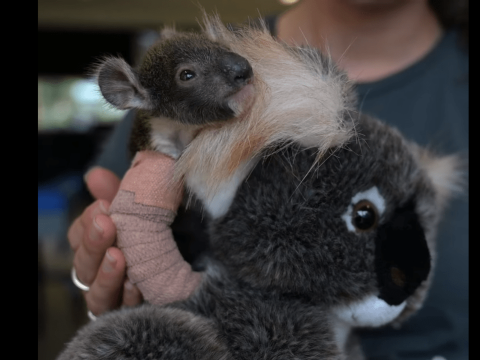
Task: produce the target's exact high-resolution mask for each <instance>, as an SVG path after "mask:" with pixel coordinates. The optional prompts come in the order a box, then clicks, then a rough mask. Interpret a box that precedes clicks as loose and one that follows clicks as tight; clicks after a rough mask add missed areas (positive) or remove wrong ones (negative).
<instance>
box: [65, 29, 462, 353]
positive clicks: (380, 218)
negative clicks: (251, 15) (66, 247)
mask: <svg viewBox="0 0 480 360" xmlns="http://www.w3.org/2000/svg"><path fill="white" fill-rule="evenodd" d="M171 36H173V35H171ZM175 36H179V39H182V40H178V42H179V43H182V45H181V46H180V47H179V48H178V49H176V48H175V41H173V40H171V41H173V43H169V40H168V38H167V40H165V42H166V44H170V45H168V46H172V48H171V49H172V50H171V51H172V54H174V55H175V56H173V57H171V58H168V59H164V57H163V56H160V59H156V60H147V61H146V63H147V64H148V65H142V66H144V68H145V69H149V70H148V71H147V72H146V73H142V70H139V71H138V72H137V71H134V70H132V69H131V68H130V67H128V66H127V65H125V64H123V63H122V62H121V61H120V62H118V63H119V64H122V65H121V66H119V67H113V69H112V68H111V64H112V63H114V62H117V60H112V59H110V60H107V61H108V62H109V63H108V65H105V66H106V68H105V66H104V67H102V66H100V68H99V69H100V70H99V83H100V84H101V83H102V81H105V83H106V84H108V86H110V87H108V86H107V88H108V90H105V89H102V93H103V94H104V96H105V97H106V99H107V100H108V101H110V102H111V103H112V104H114V105H115V106H118V107H123V108H128V107H136V108H138V109H140V110H141V111H139V117H138V121H137V125H136V126H137V128H136V129H137V130H136V131H137V133H136V134H135V135H134V142H133V143H134V144H135V146H134V149H135V150H138V149H151V150H157V151H161V150H162V146H163V145H162V146H159V147H156V146H158V144H159V142H155V129H156V128H155V124H154V121H152V120H151V119H152V118H157V117H158V118H163V117H165V118H168V121H169V122H170V123H175V124H180V125H179V126H184V125H185V126H188V127H192V128H195V134H193V132H192V133H191V136H190V137H189V138H188V142H189V144H188V146H187V147H186V148H182V149H180V151H181V152H180V153H181V155H180V156H179V157H178V161H177V164H178V166H179V167H180V169H181V171H183V172H181V174H182V175H185V176H187V180H186V184H187V187H189V189H190V191H192V192H193V193H194V194H195V196H196V197H197V198H198V199H199V200H200V201H202V203H203V205H204V206H205V208H206V210H207V213H208V214H209V215H210V224H209V235H210V239H211V249H212V255H211V257H210V258H209V259H207V265H206V271H205V272H204V274H203V276H202V280H201V282H200V284H199V286H198V288H197V289H196V290H195V291H194V292H193V293H192V294H191V295H190V296H189V297H188V298H187V299H186V300H181V301H176V302H173V303H170V304H167V305H164V306H152V305H149V304H145V305H142V306H140V307H137V308H134V309H121V310H117V311H113V312H111V313H108V314H105V315H103V316H101V317H99V318H98V319H97V320H96V321H95V322H91V323H90V324H88V325H86V326H85V327H84V328H82V329H81V330H80V331H79V332H78V334H77V335H76V337H75V338H74V339H73V340H72V341H71V342H70V343H69V344H68V345H67V347H66V349H65V350H64V352H63V353H62V354H61V355H60V357H59V359H62V360H63V359H150V358H151V359H192V358H195V359H249V360H251V359H328V360H330V359H331V360H333V359H335V360H340V359H346V358H349V359H355V360H356V359H361V358H362V355H361V351H360V350H359V348H358V345H357V344H356V343H355V339H354V337H352V333H351V329H352V328H355V327H364V326H382V325H385V324H388V323H392V322H401V321H403V320H405V319H406V318H408V317H409V316H410V315H411V314H413V313H414V312H415V311H416V310H418V309H419V308H420V306H421V305H422V303H423V301H424V299H425V296H426V294H427V291H428V287H429V285H430V282H431V277H432V269H433V268H434V265H435V260H436V253H435V240H434V239H435V232H436V227H437V224H438V222H439V219H440V216H441V213H442V210H443V208H444V207H445V206H446V204H447V201H448V198H449V196H450V195H451V194H452V193H453V192H454V191H455V190H456V188H457V185H458V184H459V181H460V175H459V174H460V172H459V169H460V164H461V163H460V161H459V160H458V159H457V158H456V157H455V156H446V157H437V156H435V155H433V154H432V153H430V152H428V151H427V150H425V149H422V148H420V147H419V146H417V145H415V144H413V143H410V142H408V141H407V140H405V139H404V138H403V137H402V135H401V134H400V133H399V132H398V131H396V130H395V129H392V128H390V127H388V126H387V125H385V124H383V123H382V122H380V121H378V120H375V119H372V118H370V117H367V116H364V115H360V116H359V115H357V114H356V113H355V112H354V111H353V104H354V96H353V95H352V94H353V93H352V91H351V89H350V86H349V83H348V81H347V80H346V79H345V77H344V76H343V75H342V74H341V73H340V72H338V71H337V70H335V68H334V67H333V66H332V65H331V64H330V62H329V60H328V59H325V58H323V57H322V56H321V54H319V53H318V52H317V51H316V50H313V49H298V48H289V47H287V46H285V45H283V44H280V43H278V42H276V41H275V40H274V39H273V38H272V37H271V36H270V35H269V34H268V31H267V30H266V29H265V28H264V27H263V28H260V29H256V28H244V29H242V30H240V31H230V30H227V29H226V28H225V27H223V25H221V23H220V22H219V21H218V20H217V19H207V22H206V28H205V30H204V32H203V34H202V35H200V37H197V36H193V35H175ZM175 36H174V37H172V38H170V39H175V38H176V37H175ZM184 39H185V40H184ZM189 39H195V41H191V42H189ZM182 41H185V42H182ZM206 43H208V46H207V48H210V47H212V46H213V43H218V48H217V47H215V46H214V48H215V49H218V52H214V54H215V56H212V57H209V56H207V55H209V54H210V52H209V51H206V52H205V54H204V55H202V56H205V57H206V60H205V61H206V63H208V64H218V63H220V64H222V65H215V68H216V69H229V67H232V65H225V64H226V63H230V61H231V59H235V61H234V62H237V63H238V64H242V65H241V66H240V65H238V66H233V67H234V68H241V69H242V70H241V71H240V72H241V73H242V74H243V75H241V79H240V80H238V81H237V80H236V77H237V76H239V75H238V74H239V73H238V72H236V71H233V73H230V72H229V71H228V70H226V71H225V72H224V73H225V74H226V75H222V74H220V73H217V74H214V75H212V74H211V73H209V74H210V75H209V76H211V77H212V78H209V77H208V76H207V77H206V78H205V80H203V81H205V82H202V80H201V79H200V78H199V79H200V80H199V81H200V82H199V84H202V85H201V87H207V89H206V90H205V93H206V94H205V99H207V100H206V101H205V102H204V103H202V104H204V106H205V107H206V108H207V109H205V110H198V109H197V106H196V105H192V104H198V103H196V102H194V101H193V100H192V99H185V96H184V94H187V93H189V94H196V95H195V96H194V97H196V96H200V95H198V94H200V92H197V89H194V88H193V85H192V87H189V86H190V85H186V84H189V81H190V80H183V79H185V78H187V77H188V76H189V75H188V74H189V72H187V73H185V70H189V71H190V72H193V73H195V74H197V73H201V74H203V72H202V70H201V69H202V66H203V65H201V64H197V63H195V62H193V63H194V65H191V64H192V62H191V61H192V58H193V59H198V58H200V57H199V56H198V57H197V55H196V54H193V53H190V52H189V50H190V49H189V47H191V48H196V47H195V46H196V45H198V44H206ZM222 44H223V45H222ZM224 44H228V46H227V45H224ZM158 46H160V45H158ZM162 46H163V45H162ZM165 46H166V47H167V48H168V46H167V45H165ZM216 46H217V45H216ZM155 49H156V48H155V47H154V49H153V50H152V51H153V52H152V55H147V59H151V58H149V56H153V57H154V58H155V54H157V55H158V54H159V53H158V52H157V50H155ZM159 49H160V48H159ZM162 51H166V50H162ZM169 51H170V50H169ZM215 51H217V50H215ZM231 52H233V53H235V54H236V55H231ZM188 54H192V55H190V56H191V57H189V56H188ZM202 54H203V53H202ZM237 56H238V57H237ZM214 57H219V58H220V59H215V58H214ZM178 59H182V62H178V63H175V62H172V63H170V61H174V60H175V61H177V60H178ZM240 59H242V60H240ZM160 60H162V61H165V62H166V63H167V65H166V66H167V68H168V69H170V73H169V76H170V78H168V79H164V78H163V75H162V76H160V75H159V76H158V77H156V76H155V75H156V74H161V70H158V72H157V70H152V68H151V67H150V68H149V66H150V64H153V63H155V61H160ZM185 64H187V65H185ZM247 64H250V65H249V66H248V65H247ZM145 66H146V67H145ZM162 66H164V65H162ZM210 66H213V65H210ZM102 68H104V71H107V72H106V73H104V74H107V75H108V74H109V76H111V75H112V74H114V75H113V78H114V79H115V81H113V82H112V81H111V78H108V79H106V80H105V79H103V80H102V76H103V75H101V74H102ZM160 68H161V66H160ZM246 69H247V70H246ZM220 72H222V71H220ZM252 73H253V75H252ZM142 74H143V75H142ZM233 74H234V75H233ZM152 75H153V78H152ZM105 76H106V75H105ZM147 77H150V79H146V78H147ZM213 78H215V79H214V80H213ZM192 79H194V78H192ZM208 79H209V80H208ZM163 81H164V82H165V84H164V85H161V84H163V83H162V82H163ZM184 81H186V83H185V84H184ZM210 83H215V84H217V85H216V86H219V88H220V90H219V91H220V94H221V95H217V96H215V95H213V96H212V97H210V94H214V92H215V91H217V90H218V89H217V90H215V89H214V90H212V91H213V93H210V91H211V88H208V87H209V85H210ZM112 84H114V85H112ZM191 84H194V83H193V82H192V83H191ZM219 84H220V85H219ZM184 85H185V86H184ZM159 86H160V88H158V87H159ZM162 86H163V87H164V88H165V89H168V90H164V89H163V88H162ZM249 86H252V87H251V88H250V89H249V88H248V87H249ZM100 87H101V88H102V85H100ZM297 90H298V91H297ZM312 90H316V91H318V92H321V93H320V94H317V93H310V91H312ZM109 92H112V93H109ZM170 92H172V93H173V94H170ZM119 94H120V95H119ZM182 94H183V95H182ZM201 95H202V96H203V94H201ZM307 95H308V96H307ZM289 97H290V100H291V101H292V103H289ZM187 98H188V96H187ZM172 99H177V100H176V101H177V102H179V103H181V104H182V105H178V104H176V105H175V106H172V105H164V104H160V103H161V102H162V101H165V102H166V103H167V104H168V103H169V101H173V100H172ZM195 101H196V100H195ZM183 102H185V103H183ZM232 104H234V105H232ZM238 109H240V110H238ZM204 115H205V116H204ZM197 116H199V118H196V117H197ZM170 123H169V124H170ZM219 124H220V125H219ZM353 125H355V129H356V131H357V133H358V134H361V135H359V136H357V137H352V136H351V135H352V133H353V130H352V129H353ZM175 126H176V125H175ZM197 126H198V127H197ZM181 129H182V131H184V128H181ZM189 129H190V128H189ZM182 131H179V133H181V132H182ZM177 135H178V134H177ZM245 136H248V139H245ZM135 139H137V140H135ZM138 139H141V140H140V141H139V140H138ZM171 139H172V138H170V140H171ZM167 140H168V139H167ZM171 142H172V141H171ZM174 142H175V141H173V142H172V143H174ZM183 145H184V144H182V145H181V146H183ZM185 145H186V143H185ZM177 149H178V148H177ZM220 150H222V151H220ZM219 152H220V154H219ZM319 160H320V161H319ZM192 169H193V170H192ZM247 175H248V176H247ZM196 176H197V177H198V178H199V180H198V179H197V178H196ZM189 177H190V178H189ZM212 193H213V196H212Z"/></svg>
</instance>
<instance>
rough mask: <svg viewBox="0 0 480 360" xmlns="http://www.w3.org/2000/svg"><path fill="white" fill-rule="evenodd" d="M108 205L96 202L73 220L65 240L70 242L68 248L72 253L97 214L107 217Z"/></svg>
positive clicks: (100, 201) (103, 202) (102, 201)
mask: <svg viewBox="0 0 480 360" xmlns="http://www.w3.org/2000/svg"><path fill="white" fill-rule="evenodd" d="M108 207H109V203H108V202H106V201H104V200H97V201H95V202H94V203H92V204H90V205H89V206H88V207H87V208H86V209H85V210H84V211H83V213H82V214H81V215H80V216H79V217H78V218H76V219H75V220H74V222H73V223H72V225H71V226H70V228H69V229H68V233H67V238H68V241H69V242H70V246H71V248H72V249H73V250H74V251H77V249H78V248H79V247H80V245H81V244H82V242H83V240H84V237H85V235H86V234H85V231H87V230H88V229H89V227H90V225H91V224H92V221H93V220H94V218H95V216H96V215H98V214H105V215H108Z"/></svg>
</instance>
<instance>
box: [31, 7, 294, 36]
mask: <svg viewBox="0 0 480 360" xmlns="http://www.w3.org/2000/svg"><path fill="white" fill-rule="evenodd" d="M200 6H201V7H203V8H205V9H206V11H207V12H208V13H212V12H213V11H215V10H216V11H218V13H219V14H220V16H221V18H222V20H223V21H224V22H232V23H235V22H242V21H245V20H247V19H248V17H252V18H255V17H258V16H259V14H261V15H262V16H264V15H268V14H272V13H278V12H281V11H284V10H286V8H287V6H285V5H283V4H281V3H280V1H279V0H39V1H38V26H39V28H40V29H42V28H61V29H62V28H63V29H72V30H73V29H78V30H80V29H85V30H87V29H91V30H96V29H104V30H107V29H112V30H120V29H122V30H135V29H145V28H151V29H157V28H158V27H159V26H160V25H162V24H175V25H176V26H177V27H179V28H181V27H188V26H196V19H197V18H200V17H201V10H200Z"/></svg>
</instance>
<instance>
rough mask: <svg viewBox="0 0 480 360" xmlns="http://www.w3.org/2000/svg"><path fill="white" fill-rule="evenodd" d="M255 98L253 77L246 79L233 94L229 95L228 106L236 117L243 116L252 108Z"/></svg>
mask: <svg viewBox="0 0 480 360" xmlns="http://www.w3.org/2000/svg"><path fill="white" fill-rule="evenodd" d="M254 99H255V85H254V81H253V77H252V78H250V79H248V80H247V83H246V85H245V86H243V87H242V88H241V89H240V90H239V91H237V92H236V93H235V94H233V95H231V96H229V98H228V106H229V107H230V109H232V111H233V113H234V116H235V117H236V118H243V117H245V115H246V114H247V113H248V112H249V110H250V109H251V108H252V105H253V103H254Z"/></svg>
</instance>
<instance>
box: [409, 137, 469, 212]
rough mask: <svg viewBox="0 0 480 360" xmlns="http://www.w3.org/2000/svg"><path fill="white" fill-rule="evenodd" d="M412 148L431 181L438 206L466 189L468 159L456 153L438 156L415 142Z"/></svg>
mask: <svg viewBox="0 0 480 360" xmlns="http://www.w3.org/2000/svg"><path fill="white" fill-rule="evenodd" d="M412 150H413V153H414V156H415V157H416V159H417V160H418V162H419V163H420V166H421V167H422V168H423V169H424V170H425V171H426V173H427V175H428V177H429V178H430V180H431V181H432V183H433V186H434V187H435V189H436V191H437V194H438V204H439V205H440V206H443V205H444V203H445V202H446V201H447V200H448V199H449V198H451V197H452V196H453V195H458V194H461V193H463V192H465V191H466V190H467V185H468V184H467V181H466V180H467V172H468V160H467V157H466V156H465V157H462V156H461V155H458V154H455V155H448V156H439V155H436V154H434V153H433V152H432V151H430V150H428V149H425V148H422V147H420V146H418V145H416V144H412Z"/></svg>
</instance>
